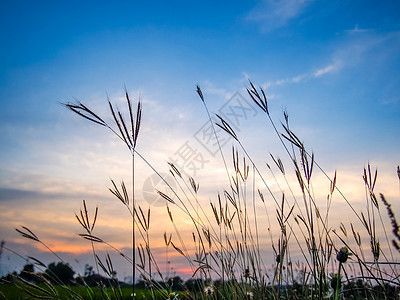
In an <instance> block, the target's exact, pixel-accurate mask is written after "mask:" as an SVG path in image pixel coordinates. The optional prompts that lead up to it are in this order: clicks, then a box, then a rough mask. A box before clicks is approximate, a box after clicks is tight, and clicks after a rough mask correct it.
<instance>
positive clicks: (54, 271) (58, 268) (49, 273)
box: [44, 262, 75, 284]
mask: <svg viewBox="0 0 400 300" xmlns="http://www.w3.org/2000/svg"><path fill="white" fill-rule="evenodd" d="M74 274H75V272H74V270H72V268H71V266H70V265H69V264H68V263H67V264H65V263H62V262H59V263H57V264H56V263H54V262H53V263H51V264H49V266H48V267H47V269H46V271H45V272H44V275H45V276H46V278H48V279H49V280H50V281H52V282H53V283H55V284H58V283H60V282H61V283H63V284H71V283H72V282H73V280H74Z"/></svg>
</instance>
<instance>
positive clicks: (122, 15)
mask: <svg viewBox="0 0 400 300" xmlns="http://www.w3.org/2000/svg"><path fill="white" fill-rule="evenodd" d="M0 38H1V41H2V47H1V48H0V101H1V110H0V159H1V165H0V208H1V209H0V211H1V218H0V220H1V221H0V225H1V226H0V228H1V229H0V239H4V240H5V241H6V243H9V245H10V247H11V245H13V246H14V247H15V248H17V249H18V250H20V251H22V252H23V251H24V250H23V249H25V248H24V247H28V246H25V244H23V242H24V241H23V240H21V239H19V237H18V236H16V233H15V231H14V228H15V227H17V226H20V225H26V226H28V227H29V226H31V227H32V228H34V229H36V230H37V231H39V232H40V231H41V230H42V228H43V227H44V228H46V230H43V231H44V232H43V235H44V236H45V237H48V240H50V241H52V240H62V241H65V243H67V242H66V241H70V240H69V239H71V241H72V240H73V239H72V237H69V236H67V235H66V234H65V233H63V232H65V231H66V230H71V231H72V233H74V234H75V233H76V232H79V230H80V229H79V227H78V226H75V225H78V224H75V223H74V222H75V221H74V216H73V212H74V211H77V210H78V209H79V206H80V205H81V204H80V203H81V200H82V199H87V200H88V201H91V203H93V204H92V206H93V207H94V206H95V205H96V204H98V205H99V206H100V210H101V209H102V207H105V210H106V211H108V213H109V215H111V216H118V214H119V212H118V210H117V207H115V208H114V206H112V207H110V206H109V205H110V204H109V202H110V201H111V200H110V198H111V197H108V196H105V195H104V193H106V192H107V186H109V178H110V177H112V178H116V179H117V180H120V179H122V178H126V177H128V178H129V168H126V164H125V163H124V161H125V160H126V159H125V158H126V155H127V153H126V151H125V149H124V148H123V146H121V145H119V144H118V141H117V140H115V139H113V137H112V136H111V135H110V134H107V133H106V132H104V131H103V130H101V128H97V127H95V126H92V125H91V124H88V123H87V122H85V121H84V120H80V119H79V118H77V117H76V116H74V115H72V114H71V113H69V112H68V111H67V110H66V109H65V108H63V107H62V106H61V105H60V102H73V101H74V100H75V99H78V100H79V101H82V102H83V103H87V104H88V105H90V106H91V107H93V108H94V110H96V111H99V112H100V113H103V115H106V114H107V103H106V99H107V95H108V96H109V97H110V99H111V100H112V101H116V102H117V103H118V104H119V105H120V106H121V107H122V105H123V104H122V100H121V99H122V98H123V93H124V85H126V87H127V89H128V91H129V92H130V94H131V96H132V98H133V99H135V100H137V99H138V98H139V97H140V98H141V99H142V100H143V124H142V132H141V136H140V143H139V146H138V147H139V151H141V153H145V155H146V157H147V158H149V160H150V161H151V163H153V164H154V165H155V166H157V167H158V168H161V169H162V168H166V167H165V161H167V160H169V159H170V158H171V157H172V158H173V157H174V155H176V152H177V150H178V149H179V147H180V146H181V145H182V144H184V143H185V141H190V142H191V144H192V145H196V147H197V148H199V149H200V147H201V146H200V145H199V144H196V140H195V139H194V138H193V135H194V133H195V132H196V131H197V130H198V129H199V128H200V127H201V126H202V125H203V124H204V122H206V120H207V118H206V114H205V112H204V110H203V109H202V106H201V103H200V101H199V99H198V96H197V95H196V92H195V86H196V84H199V85H200V86H201V87H202V89H203V93H204V95H205V96H206V99H207V101H208V103H209V106H210V110H211V111H212V112H216V111H218V109H219V108H220V107H221V106H222V105H223V104H224V103H226V102H227V101H228V100H229V99H231V97H232V95H234V94H235V92H239V93H240V94H241V95H243V96H244V97H246V98H248V97H247V95H246V92H245V90H244V88H245V87H247V86H248V79H251V80H252V81H253V82H254V83H255V84H257V85H259V86H261V87H263V88H264V89H265V91H266V93H267V96H268V97H269V103H270V108H271V112H272V113H273V116H274V118H275V119H276V121H277V122H278V121H279V120H281V119H282V117H281V116H282V110H283V109H286V110H287V111H288V112H289V115H290V118H291V122H292V126H293V127H292V128H294V130H295V132H298V133H299V135H301V137H302V139H304V141H305V143H306V145H307V146H308V147H309V148H310V149H311V150H314V151H315V152H316V156H317V158H318V160H319V162H321V163H322V164H323V166H324V167H325V168H326V169H327V170H328V171H330V172H333V171H334V170H335V169H338V171H339V174H343V177H342V178H343V179H342V182H343V184H345V183H346V182H352V183H353V181H351V180H350V179H349V178H353V179H352V180H354V182H356V183H357V184H358V185H359V186H358V187H359V190H360V191H362V181H361V180H360V178H361V175H362V173H361V172H362V168H363V167H364V165H366V164H367V163H368V162H369V161H371V163H372V164H374V165H377V166H378V170H380V171H382V173H379V174H382V178H383V179H382V181H383V183H382V191H384V192H386V193H387V194H389V195H390V196H393V197H394V196H396V197H397V198H398V195H399V194H398V187H397V186H396V184H392V181H390V180H393V178H394V179H395V167H396V166H397V165H398V164H399V163H400V154H399V151H398V149H399V147H400V139H399V138H398V132H399V129H400V118H399V116H400V96H399V95H400V84H399V83H400V71H399V70H400V4H399V2H398V1H383V2H382V1H311V0H310V1H306V0H304V1H295V0H284V1H269V0H265V1H231V2H229V4H227V3H226V2H223V1H217V2H216V1H203V2H191V1H168V2H161V1H160V2H155V3H154V2H145V1H141V2H138V1H118V2H116V3H112V4H111V3H105V2H103V3H101V2H100V3H99V2H98V1H85V2H84V3H83V2H82V1H69V2H68V3H67V2H64V3H61V2H56V1H35V2H32V1H8V2H7V3H6V2H3V3H2V4H1V8H0ZM260 124H262V125H260ZM243 126H244V127H243V128H240V133H239V134H240V135H241V138H242V139H243V140H244V141H246V142H247V143H248V147H249V149H250V150H251V153H252V154H253V155H254V157H255V158H256V160H257V162H258V163H260V164H264V162H265V161H266V160H267V157H269V154H268V152H269V151H271V152H274V151H279V150H278V148H279V147H278V146H279V145H278V146H276V143H277V140H276V139H274V140H272V141H273V142H272V141H271V139H270V137H271V136H272V135H271V134H268V133H267V132H266V131H264V129H262V128H263V127H266V126H267V123H265V120H264V119H263V118H262V117H261V114H260V113H258V114H257V116H255V117H254V118H252V119H251V120H249V122H247V123H246V124H245V125H243ZM263 134H265V138H262V137H263ZM261 140H262V141H261ZM257 145H262V146H257ZM199 151H200V150H199ZM202 151H204V150H202ZM204 155H205V156H206V154H204ZM207 159H208V161H209V163H208V165H207V168H209V169H208V170H207V168H204V170H203V169H202V170H200V171H199V174H198V176H199V178H201V179H202V180H203V182H205V184H204V186H207V184H210V186H211V187H212V188H210V189H209V192H210V193H211V194H212V193H214V194H215V192H216V191H217V190H218V188H217V187H214V185H213V184H214V182H209V181H207V180H208V179H207V178H208V177H207V176H208V175H209V174H210V172H211V173H212V170H213V169H215V168H217V167H216V166H218V163H217V162H216V161H215V158H214V157H207ZM128 160H129V155H128ZM138 168H139V170H140V171H141V170H142V168H143V174H144V175H143V178H147V176H149V174H151V172H150V173H149V171H148V170H147V171H145V166H144V165H140V163H139V166H138ZM210 168H211V170H210ZM146 172H147V173H146ZM340 172H342V173H340ZM354 178H355V179H354ZM140 180H142V181H140ZM347 180H350V181H347ZM357 180H358V181H357ZM143 181H144V179H139V184H138V185H139V187H141V186H142V184H143ZM200 182H202V181H200ZM394 183H396V181H394ZM393 186H394V187H395V188H393ZM352 188H353V187H351V186H350V187H348V188H347V190H348V191H349V193H350V194H353V192H352ZM204 189H206V188H204ZM345 189H346V188H345ZM354 193H355V194H357V193H356V192H354ZM118 209H122V208H121V207H118ZM104 218H107V217H106V216H104ZM49 222H50V223H51V224H52V225H51V226H50V225H46V224H49ZM63 224H64V225H63ZM72 224H74V225H72ZM49 226H50V227H51V228H53V230H50V229H49ZM74 226H75V227H74ZM104 226H105V229H104V232H105V233H107V234H110V235H111V233H112V230H111V229H110V228H106V227H107V226H106V221H105V225H104ZM121 226H122V225H121ZM71 228H72V229H71ZM74 231H75V232H74ZM126 231H127V232H128V231H129V228H126ZM127 234H128V233H127ZM128 236H129V235H128ZM54 243H55V242H54ZM68 243H70V242H68ZM71 243H72V242H71ZM74 243H75V242H74ZM56 244H57V243H55V245H56ZM21 245H22V246H21ZM120 246H121V247H128V246H129V243H128V245H127V244H124V243H120ZM61 249H62V247H61ZM30 251H36V252H38V253H39V254H38V255H41V254H40V249H36V250H32V249H31V250H30ZM43 255H44V257H46V256H45V254H43ZM66 255H70V254H66ZM2 259H4V258H2ZM48 260H49V262H50V261H51V258H48ZM1 263H2V264H3V265H7V268H9V269H13V268H16V267H17V266H20V265H21V262H18V261H17V260H14V259H13V258H12V257H11V258H9V260H8V261H7V262H4V261H2V262H1ZM3 268H6V267H5V266H4V267H3Z"/></svg>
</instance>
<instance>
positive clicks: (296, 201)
mask: <svg viewBox="0 0 400 300" xmlns="http://www.w3.org/2000/svg"><path fill="white" fill-rule="evenodd" d="M197 93H198V95H199V97H200V100H201V101H202V103H203V104H204V108H205V112H206V114H207V115H208V117H209V121H210V125H211V128H212V129H213V131H214V135H215V140H216V141H217V142H218V145H219V137H218V135H217V133H216V130H222V132H223V133H224V134H225V135H228V136H230V137H231V138H232V139H233V140H234V141H235V145H236V146H235V147H234V148H233V149H232V154H231V155H232V156H231V158H230V159H228V158H227V157H226V154H224V153H223V151H222V149H221V147H220V157H221V160H222V161H223V163H224V165H225V169H226V174H227V178H228V181H229V187H228V188H223V187H221V192H220V194H218V195H217V196H216V200H214V201H211V202H210V206H209V207H204V205H202V204H201V203H199V200H198V199H199V197H198V193H199V184H198V183H197V182H196V180H195V179H194V178H186V177H185V176H184V175H183V174H182V173H181V172H180V170H179V168H177V167H176V166H175V165H174V164H173V163H169V166H170V171H171V174H172V175H173V177H174V179H175V181H176V186H177V188H176V189H173V188H172V187H171V193H170V194H169V195H167V194H165V193H163V192H161V191H158V193H159V195H160V196H161V197H163V198H164V199H165V203H166V204H165V206H166V209H167V213H166V215H165V220H166V222H170V223H171V224H172V225H173V227H174V229H175V231H174V239H172V235H169V234H167V233H165V234H164V241H165V247H166V249H167V250H168V249H173V251H176V252H177V253H179V255H181V256H182V257H184V258H185V259H186V261H187V264H188V266H189V267H190V268H191V269H192V271H193V278H194V279H196V280H198V281H197V282H196V289H195V290H194V291H193V290H192V291H190V292H189V291H188V290H189V289H188V290H186V291H185V292H179V291H174V292H176V293H177V294H179V296H177V295H176V294H170V292H172V291H173V285H171V284H169V283H168V282H169V278H168V277H166V276H165V275H164V274H163V273H162V272H161V271H160V268H159V265H158V262H157V260H156V259H155V256H154V254H153V253H152V247H151V244H150V237H149V236H150V234H149V232H150V219H151V218H150V216H151V209H150V208H149V209H147V210H146V209H143V208H142V207H141V206H140V205H138V204H137V203H136V202H135V185H134V182H135V181H134V178H135V160H136V159H140V160H142V161H143V162H144V163H145V164H147V165H148V167H149V168H150V169H152V170H153V171H154V172H155V173H156V174H158V175H160V174H159V173H158V172H157V170H156V169H155V168H154V167H153V166H152V165H151V164H150V163H149V162H148V161H147V160H146V158H145V157H144V156H143V155H142V154H141V153H139V152H138V151H137V149H136V145H137V143H138V136H139V129H140V126H141V111H142V106H141V103H140V102H138V104H137V107H136V111H135V109H134V107H133V105H132V102H131V100H130V99H129V95H128V94H127V93H126V103H127V107H128V108H127V111H126V112H125V114H124V112H122V111H120V110H117V109H115V108H114V106H113V105H112V103H111V102H109V107H110V112H111V115H112V119H113V124H108V123H107V122H105V121H104V119H103V117H100V116H98V115H97V114H96V113H95V112H93V111H92V110H91V109H89V108H88V107H86V106H85V105H83V104H82V103H76V104H65V106H66V107H67V108H69V109H70V110H71V111H73V112H75V113H77V114H78V115H79V116H81V117H84V118H86V119H87V120H89V121H91V122H93V123H95V124H96V125H99V126H102V127H104V128H106V129H108V130H111V131H112V132H113V133H114V134H115V135H116V136H117V138H118V139H119V140H120V141H121V142H122V144H123V145H124V146H125V147H127V148H128V149H129V151H130V153H131V157H132V161H131V162H132V182H133V185H132V186H131V187H127V186H126V185H125V183H124V182H123V181H122V182H121V184H120V185H118V184H116V183H115V182H114V181H113V180H111V184H112V187H111V188H110V192H111V193H112V194H113V195H114V196H115V197H116V199H117V200H118V201H119V202H120V203H122V205H123V206H124V207H125V208H126V209H127V210H128V211H129V213H130V215H131V220H132V222H131V226H132V232H133V244H132V249H133V253H132V256H130V257H128V256H127V255H125V254H123V253H121V252H120V251H119V250H118V249H117V248H116V247H114V246H113V245H111V244H109V243H108V242H107V241H105V240H104V239H102V238H101V237H99V236H95V235H93V229H94V227H95V225H96V220H97V208H96V211H95V212H94V213H92V214H91V215H92V216H93V218H89V213H88V210H87V207H86V203H85V202H83V209H81V211H80V213H78V214H76V219H77V221H78V222H79V223H80V225H81V226H82V229H83V231H84V233H82V234H80V236H81V237H82V238H84V239H86V240H87V241H88V243H91V244H92V248H93V255H94V257H95V259H96V261H97V263H98V267H99V269H100V270H101V271H102V272H103V274H104V275H105V276H106V277H108V278H111V279H113V278H114V277H113V276H114V274H115V270H114V269H113V266H112V262H111V259H110V257H109V256H108V257H107V258H106V261H105V262H104V261H103V262H102V261H101V260H100V259H99V257H98V256H97V254H96V251H95V247H94V246H93V245H94V244H98V243H100V244H104V245H107V246H108V247H109V248H110V249H111V250H112V251H115V252H116V253H118V254H120V255H121V256H122V257H124V258H125V259H126V262H127V263H129V264H131V265H132V275H133V278H137V277H139V276H140V278H141V279H142V280H143V281H144V282H146V283H147V284H148V287H149V288H148V289H147V290H139V289H137V290H136V291H135V294H136V299H167V298H168V299H184V298H186V297H187V298H189V299H335V300H336V299H396V298H398V294H399V287H400V273H399V272H398V267H397V265H398V257H399V254H400V246H399V245H400V230H399V226H398V223H397V220H396V216H395V213H394V212H393V210H392V207H391V204H390V202H389V200H388V199H386V198H385V196H384V195H382V194H380V193H379V192H377V191H375V186H376V182H377V171H376V170H374V169H373V168H372V167H371V166H370V165H369V164H368V166H367V167H365V168H364V173H363V174H362V176H363V179H364V184H365V186H364V189H365V207H364V209H363V210H362V211H357V210H356V208H355V207H354V206H353V205H352V202H351V199H348V198H347V197H346V196H345V195H344V193H343V192H342V191H341V190H340V187H338V186H337V174H336V173H334V174H331V175H329V174H327V172H325V171H324V169H323V168H322V167H321V166H320V165H319V164H318V162H317V161H316V159H315V156H314V154H313V153H312V152H310V151H309V150H308V149H307V148H306V147H305V145H304V144H303V142H302V141H301V138H300V137H298V136H297V135H296V134H295V133H294V131H293V130H292V128H291V127H290V125H289V116H288V115H287V114H286V113H284V114H283V121H282V122H281V129H278V125H277V124H275V122H274V121H273V118H272V117H271V116H270V112H269V107H268V101H267V98H266V95H265V93H264V91H263V90H262V89H258V88H256V87H255V86H254V85H253V84H252V83H251V82H250V85H249V87H248V94H249V97H250V100H251V101H253V102H254V103H255V105H256V106H257V107H258V108H259V109H260V111H261V112H262V113H263V114H264V115H265V121H266V123H267V124H268V125H269V126H270V127H271V128H272V129H273V131H274V132H275V133H276V137H277V142H278V143H280V144H281V145H282V147H283V150H284V152H285V153H286V154H287V160H286V161H285V162H283V160H281V159H280V158H278V157H275V156H274V155H272V154H269V155H270V157H271V164H267V167H268V172H269V173H266V172H265V170H264V171H262V170H261V169H259V168H258V166H257V165H256V164H255V163H254V161H253V159H252V157H251V156H250V155H249V153H248V152H247V150H246V147H245V145H243V143H242V141H241V139H240V137H239V136H238V135H237V134H236V133H235V131H234V129H233V128H232V127H231V126H230V124H228V122H227V121H225V120H224V119H223V118H222V117H221V116H218V115H217V116H216V118H217V122H216V123H214V122H213V120H212V118H211V116H210V113H209V111H208V107H207V104H206V100H205V97H204V95H203V93H202V91H201V89H200V87H198V88H197ZM126 116H127V117H126ZM257 138H262V137H257ZM229 161H230V163H229ZM394 170H396V172H397V174H396V173H395V172H394V174H396V175H397V176H398V179H399V183H400V168H399V166H397V169H396V168H395V167H394ZM316 172H318V173H319V174H320V175H321V176H322V177H324V178H325V180H326V182H327V183H328V185H327V186H329V189H328V190H327V191H326V194H325V195H327V196H326V197H324V198H323V199H321V198H320V196H316V195H317V193H316V191H315V190H314V185H313V178H314V176H315V175H314V174H315V173H316ZM267 177H268V180H266V178H267ZM160 178H161V179H162V180H164V179H163V177H162V176H161V175H160ZM256 181H257V186H258V185H259V184H260V185H261V186H260V187H256ZM271 181H272V182H273V184H274V185H275V186H277V187H279V188H278V190H274V191H273V190H272V189H271V183H268V182H271ZM165 184H166V185H168V186H169V183H168V182H165ZM333 199H335V201H337V200H336V199H340V201H341V203H343V206H342V209H344V210H346V212H350V213H351V214H352V217H351V218H350V219H349V220H343V222H340V224H337V223H335V224H334V225H331V224H333V222H332V220H331V217H330V215H331V213H332V211H331V206H332V202H333ZM256 203H257V204H256ZM259 207H262V209H259ZM173 208H174V209H177V210H179V211H180V212H182V214H183V215H184V216H185V217H186V218H187V220H189V222H190V224H191V226H192V237H191V239H190V240H187V239H184V238H183V237H182V235H181V233H180V230H179V226H177V225H176V220H175V219H174V213H173V212H172V209H173ZM261 224H262V226H263V228H264V229H263V230H264V231H265V228H267V235H266V239H267V242H264V244H262V243H261V241H260V238H261V234H260V233H261V228H260V226H261ZM355 224H357V226H355ZM387 224H390V225H389V226H391V227H389V226H388V225H387ZM273 228H275V229H273ZM273 230H274V231H273ZM18 231H19V233H20V234H22V235H23V236H24V237H26V238H28V239H31V240H32V241H34V242H38V243H41V244H43V245H44V246H46V244H45V243H44V242H42V241H41V240H40V239H39V238H38V237H37V236H36V235H35V234H34V233H33V232H32V231H30V230H29V229H28V228H27V227H23V228H22V229H19V230H18ZM390 231H391V232H390ZM377 232H381V233H383V235H382V234H381V235H379V236H378V234H377ZM139 240H140V243H138V241H139ZM193 243H194V245H195V247H194V248H193V247H191V246H189V244H190V245H193ZM265 244H268V245H269V247H270V249H272V253H273V257H272V259H271V257H270V258H269V259H268V258H265V257H264V256H263V249H262V247H264V246H265ZM46 247H47V246H46ZM47 248H48V247H47ZM48 249H49V251H52V250H51V249H50V248H48ZM188 249H191V250H190V251H189V250H188ZM295 253H297V254H299V253H300V256H301V257H300V258H296V259H295V258H294V254H295ZM54 254H55V255H56V256H57V254H56V253H54ZM270 261H272V262H271V264H272V265H270ZM36 263H37V264H40V262H37V261H36ZM43 267H46V266H45V265H43ZM50 277H51V274H50ZM53 277H55V276H53ZM52 280H53V283H51V282H44V283H41V284H32V285H29V283H27V282H19V283H18V284H19V285H21V286H25V287H29V288H30V289H32V291H33V292H32V294H35V295H36V296H38V297H39V296H43V295H44V294H46V293H45V292H43V291H41V290H40V288H43V287H45V290H46V291H49V294H46V295H47V296H48V297H49V299H50V298H60V299H70V298H72V297H75V298H80V297H82V298H84V299H114V298H113V297H115V298H117V299H127V298H130V297H131V296H130V295H131V293H132V291H131V289H126V288H123V289H120V288H119V286H118V285H114V286H113V287H112V288H96V289H91V288H87V287H86V288H85V287H82V288H79V287H60V286H58V285H57V284H54V282H57V278H52ZM44 281H45V280H44ZM160 282H161V283H163V284H160ZM43 284H44V285H43ZM166 287H167V288H166ZM1 292H2V293H3V294H4V296H5V297H6V298H9V299H23V298H22V297H23V296H22V294H21V292H20V291H19V290H18V289H17V288H16V287H15V286H7V285H3V286H1ZM25 296H26V295H25Z"/></svg>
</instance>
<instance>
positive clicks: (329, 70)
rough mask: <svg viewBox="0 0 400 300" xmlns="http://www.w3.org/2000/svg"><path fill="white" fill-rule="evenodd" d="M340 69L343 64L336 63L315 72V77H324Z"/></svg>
mask: <svg viewBox="0 0 400 300" xmlns="http://www.w3.org/2000/svg"><path fill="white" fill-rule="evenodd" d="M340 67H341V62H340V61H335V62H334V63H332V64H330V65H328V66H326V67H324V68H321V69H318V70H317V71H315V73H314V77H320V76H322V75H324V74H328V73H332V72H335V71H337V70H339V69H340Z"/></svg>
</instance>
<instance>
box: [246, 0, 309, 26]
mask: <svg viewBox="0 0 400 300" xmlns="http://www.w3.org/2000/svg"><path fill="white" fill-rule="evenodd" d="M313 1H314V0H282V1H279V0H264V1H261V2H260V3H258V4H257V5H256V6H255V7H254V8H253V9H252V10H251V11H250V12H249V13H248V15H247V20H249V21H255V22H259V23H261V26H262V30H264V31H269V30H273V29H276V28H280V27H283V26H285V25H286V24H287V23H288V22H289V21H290V20H292V19H294V18H296V17H298V16H299V15H301V14H302V13H303V12H304V10H305V8H306V7H307V6H308V5H309V4H310V3H312V2H313Z"/></svg>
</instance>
